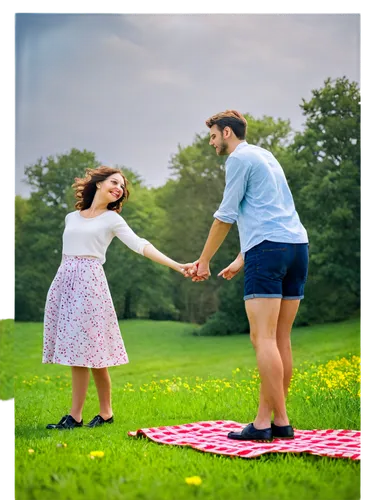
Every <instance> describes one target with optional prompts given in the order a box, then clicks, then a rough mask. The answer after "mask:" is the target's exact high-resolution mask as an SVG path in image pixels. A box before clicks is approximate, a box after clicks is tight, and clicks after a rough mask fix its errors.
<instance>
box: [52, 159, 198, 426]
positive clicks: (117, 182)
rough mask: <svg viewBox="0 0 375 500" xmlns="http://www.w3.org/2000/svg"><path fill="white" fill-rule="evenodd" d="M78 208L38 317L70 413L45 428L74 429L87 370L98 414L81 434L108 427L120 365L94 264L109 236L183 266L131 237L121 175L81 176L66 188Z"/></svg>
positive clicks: (121, 352)
mask: <svg viewBox="0 0 375 500" xmlns="http://www.w3.org/2000/svg"><path fill="white" fill-rule="evenodd" d="M73 188H74V189H75V196H76V198H77V199H78V202H77V203H76V205H75V208H76V209H77V210H76V211H75V212H71V213H69V214H68V215H67V216H66V218H65V231H64V234H63V250H62V253H63V259H62V262H61V264H60V267H59V269H58V271H57V274H56V276H55V278H54V280H53V282H52V284H51V286H50V289H49V291H48V294H47V301H46V307H45V315H44V349H43V363H58V364H62V365H68V366H71V368H72V407H71V410H70V413H69V414H68V415H64V416H63V417H62V419H61V420H60V422H59V423H58V424H49V425H47V429H73V428H75V427H82V426H83V420H82V411H83V406H84V402H85V399H86V394H87V389H88V384H89V379H90V372H89V369H90V368H91V371H92V374H93V377H94V380H95V385H96V389H97V392H98V397H99V403H100V412H99V414H98V415H96V416H95V417H94V418H93V419H92V420H91V421H90V423H89V424H87V426H88V427H96V426H99V425H103V424H105V423H109V424H110V423H112V422H113V414H112V406H111V379H110V376H109V373H108V367H109V366H117V365H121V364H125V363H128V356H127V353H126V350H125V346H124V342H123V340H122V337H121V332H120V328H119V325H118V321H117V316H116V312H115V309H114V306H113V302H112V298H111V295H110V291H109V288H108V283H107V280H106V277H105V274H104V270H103V267H102V264H103V263H104V262H105V254H106V250H107V248H108V246H109V244H110V242H111V241H112V239H113V237H114V236H117V237H118V238H119V239H120V240H121V241H122V242H123V243H125V245H127V246H128V247H129V248H130V249H132V250H133V251H135V252H137V253H139V254H141V255H144V256H145V257H147V258H149V259H151V260H153V261H155V262H158V263H159V264H162V265H164V266H168V267H170V268H172V269H174V270H175V271H177V272H179V273H182V274H183V273H184V271H185V270H186V269H188V268H190V267H191V264H184V265H183V264H179V263H177V262H175V261H174V260H172V259H170V258H168V257H166V256H165V255H163V254H162V253H161V252H159V251H158V250H157V249H156V248H155V247H154V246H153V245H151V244H150V243H149V242H148V241H147V240H145V239H143V238H139V237H138V236H137V235H136V234H135V233H134V232H133V231H132V229H130V227H129V226H128V225H127V223H126V222H125V221H124V219H123V218H122V217H121V216H120V215H119V213H120V211H121V209H122V204H123V202H124V201H125V200H127V199H128V197H129V192H128V181H127V179H126V178H125V177H124V176H123V174H122V172H121V170H119V169H115V168H110V167H104V166H102V167H99V168H96V169H87V170H86V177H84V178H82V179H76V181H75V183H74V184H73Z"/></svg>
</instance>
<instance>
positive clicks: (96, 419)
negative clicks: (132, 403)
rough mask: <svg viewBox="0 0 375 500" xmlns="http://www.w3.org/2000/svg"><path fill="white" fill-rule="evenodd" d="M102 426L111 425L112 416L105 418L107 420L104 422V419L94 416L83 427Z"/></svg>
mask: <svg viewBox="0 0 375 500" xmlns="http://www.w3.org/2000/svg"><path fill="white" fill-rule="evenodd" d="M103 424H113V415H112V417H110V418H107V420H104V418H103V417H101V416H100V415H96V417H94V418H93V419H92V420H91V422H89V423H88V424H86V425H85V427H98V426H99V425H103Z"/></svg>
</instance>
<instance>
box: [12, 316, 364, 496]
mask: <svg viewBox="0 0 375 500" xmlns="http://www.w3.org/2000/svg"><path fill="white" fill-rule="evenodd" d="M120 327H121V331H122V333H123V337H124V341H125V345H126V348H127V351H128V355H129V358H130V363H129V364H128V365H124V366H120V367H116V368H111V369H110V373H111V377H112V384H113V410H114V415H115V424H114V425H111V426H105V427H104V428H97V429H87V428H84V429H75V430H74V431H48V430H46V429H45V426H46V424H47V423H51V422H57V421H58V420H59V419H60V417H61V416H62V415H63V414H65V413H67V412H68V411H69V407H70V394H71V381H70V369H69V367H64V366H59V365H42V364H41V347H42V325H41V324H37V323H16V326H15V347H16V349H15V353H16V359H15V372H16V379H15V401H16V421H15V422H16V429H15V433H16V498H17V500H24V499H38V500H44V499H47V500H49V499H56V500H68V499H71V500H73V499H74V500H81V499H82V500H83V499H85V500H91V499H92V500H94V499H97V498H104V499H110V500H119V499H150V500H184V499H196V498H202V499H203V498H204V499H215V500H221V499H225V500H231V499H235V500H242V499H244V500H245V499H246V500H252V499H254V500H255V499H257V500H271V499H272V500H323V499H324V500H336V499H337V500H354V499H359V498H360V464H359V462H355V461H351V460H346V459H329V458H327V457H316V456H312V455H308V454H303V455H297V454H269V455H263V456H261V457H259V458H256V459H243V458H234V459H232V458H230V457H223V456H218V455H211V454H207V453H201V452H198V451H195V450H192V449H189V448H183V447H172V446H170V447H169V446H164V445H158V444H156V443H153V442H150V441H148V440H145V439H134V438H130V437H128V436H127V431H129V430H136V429H139V428H141V427H153V426H159V425H173V424H178V423H187V422H194V421H200V420H219V419H226V420H236V421H238V422H249V421H251V420H252V419H253V418H254V417H255V412H256V407H257V392H258V387H259V376H258V374H257V371H256V370H255V366H256V363H255V355H254V353H253V350H252V348H251V345H250V342H249V339H248V336H247V335H235V336H230V337H198V336H193V335H191V333H188V330H189V329H190V328H191V327H189V328H188V326H187V325H184V324H181V323H174V322H151V321H123V322H120ZM359 330H360V326H359V320H351V321H347V322H344V323H339V324H331V325H321V326H314V327H311V328H310V327H305V328H298V329H295V330H294V331H293V334H292V338H293V340H292V342H293V348H294V361H295V363H294V366H295V371H294V376H293V381H292V386H291V394H290V396H289V401H288V411H289V417H290V419H291V423H292V424H293V426H294V427H296V428H300V429H313V428H340V429H342V428H347V429H359V428H360V393H359V387H360V382H359V377H360V371H359V370H360V368H359V355H360V333H359ZM97 413H98V405H97V398H96V392H95V387H94V384H93V382H92V381H91V383H90V388H89V394H88V398H87V403H86V406H85V409H84V415H83V419H84V421H86V422H87V421H89V420H90V419H91V418H92V417H93V416H94V415H96V414H97ZM92 451H100V452H103V453H104V456H103V457H102V458H100V457H97V458H94V459H92V458H90V453H91V452H92ZM100 455H101V454H100ZM191 476H199V478H200V479H201V484H200V485H189V484H187V483H186V481H185V479H186V478H187V477H191Z"/></svg>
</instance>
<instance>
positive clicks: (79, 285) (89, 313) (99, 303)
mask: <svg viewBox="0 0 375 500" xmlns="http://www.w3.org/2000/svg"><path fill="white" fill-rule="evenodd" d="M128 362H129V360H128V356H127V353H126V350H125V346H124V342H123V340H122V336H121V332H120V328H119V325H118V321H117V315H116V312H115V309H114V306H113V302H112V297H111V294H110V291H109V287H108V283H107V278H106V276H105V274H104V269H103V266H102V265H101V263H100V262H99V260H98V259H96V258H94V257H80V256H63V260H62V262H61V265H60V267H59V269H58V271H57V274H56V276H55V278H54V280H53V282H52V284H51V286H50V289H49V291H48V294H47V301H46V306H45V311H44V346H43V363H57V364H61V365H69V366H85V367H88V368H105V367H108V366H116V365H122V364H125V363H128Z"/></svg>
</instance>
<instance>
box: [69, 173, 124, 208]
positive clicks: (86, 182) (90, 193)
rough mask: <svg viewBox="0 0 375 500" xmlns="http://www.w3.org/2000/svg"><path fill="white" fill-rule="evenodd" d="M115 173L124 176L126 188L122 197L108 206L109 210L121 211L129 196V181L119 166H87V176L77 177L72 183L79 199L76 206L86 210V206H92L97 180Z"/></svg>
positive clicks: (99, 180) (102, 179)
mask: <svg viewBox="0 0 375 500" xmlns="http://www.w3.org/2000/svg"><path fill="white" fill-rule="evenodd" d="M113 174H120V175H121V176H122V178H123V179H124V189H123V193H122V196H121V198H119V199H118V200H116V201H113V202H111V203H108V205H107V208H108V210H113V211H114V212H117V213H120V212H121V210H122V204H123V203H124V201H127V200H128V198H129V190H128V185H129V181H128V180H127V178H126V177H125V176H124V174H123V173H122V172H121V170H120V169H119V168H112V167H104V166H101V167H98V168H87V169H86V176H85V177H83V178H78V177H76V178H75V182H74V184H72V188H73V189H74V190H75V193H74V195H75V197H76V198H77V200H78V201H77V202H76V204H75V208H76V209H77V210H86V208H90V207H91V204H92V200H93V199H94V196H95V193H96V190H97V187H96V184H97V182H101V181H104V180H105V179H107V177H109V176H110V175H113Z"/></svg>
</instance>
